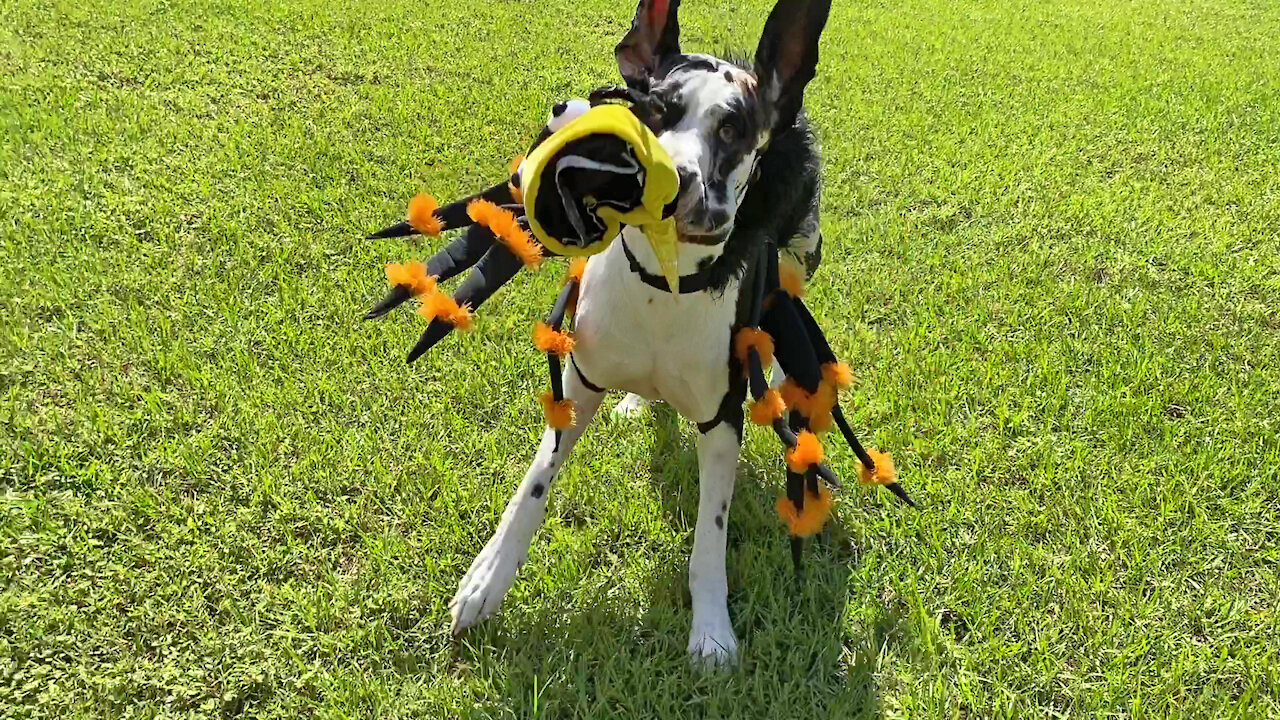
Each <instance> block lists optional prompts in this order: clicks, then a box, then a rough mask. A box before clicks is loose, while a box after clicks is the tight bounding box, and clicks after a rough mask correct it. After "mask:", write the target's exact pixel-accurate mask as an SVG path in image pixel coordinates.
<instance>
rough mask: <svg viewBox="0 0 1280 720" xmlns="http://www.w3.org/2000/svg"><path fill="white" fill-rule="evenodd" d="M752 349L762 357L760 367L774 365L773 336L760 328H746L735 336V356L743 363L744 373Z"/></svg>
mask: <svg viewBox="0 0 1280 720" xmlns="http://www.w3.org/2000/svg"><path fill="white" fill-rule="evenodd" d="M751 348H755V349H756V353H757V354H759V355H760V367H762V368H766V367H769V365H770V364H771V363H773V336H771V335H769V333H767V332H765V331H764V330H761V329H759V328H753V327H744V328H742V329H741V330H739V331H738V334H737V335H734V336H733V355H734V357H736V358H738V362H740V363H742V367H743V370H744V371H745V370H746V367H747V353H748V351H750V350H751Z"/></svg>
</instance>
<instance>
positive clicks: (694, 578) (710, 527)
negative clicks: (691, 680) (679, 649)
mask: <svg viewBox="0 0 1280 720" xmlns="http://www.w3.org/2000/svg"><path fill="white" fill-rule="evenodd" d="M738 412H739V413H741V412H742V410H741V407H739V408H738ZM741 427H742V422H741V415H739V417H738V422H737V427H734V424H733V423H730V422H721V423H719V424H718V425H716V426H715V427H713V428H711V429H710V430H709V431H707V432H705V433H703V434H702V436H701V437H699V438H698V473H699V478H698V522H697V525H696V526H695V527H694V530H693V555H692V556H691V557H690V559H689V594H690V595H691V596H692V600H693V629H692V630H691V631H690V633H689V654H690V655H692V656H693V657H694V659H697V660H703V661H707V662H710V663H712V664H721V663H724V662H727V661H729V660H732V659H733V658H734V656H735V655H736V654H737V652H738V640H737V638H736V637H734V634H733V626H732V625H731V624H730V623H729V604H728V600H729V597H728V596H729V581H728V578H726V577H725V559H724V553H725V528H726V527H728V524H729V503H730V502H731V501H732V500H733V484H734V478H735V476H736V475H737V470H738V447H739V444H740V437H739V432H740V430H741Z"/></svg>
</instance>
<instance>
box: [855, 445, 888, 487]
mask: <svg viewBox="0 0 1280 720" xmlns="http://www.w3.org/2000/svg"><path fill="white" fill-rule="evenodd" d="M867 454H868V455H870V456H871V462H874V463H875V464H876V469H875V471H874V472H872V471H871V470H868V469H867V467H866V466H865V465H864V466H862V467H860V468H858V476H859V479H860V480H862V482H864V483H866V484H867V485H888V484H890V483H895V482H897V481H898V471H897V469H896V468H894V467H893V457H892V456H891V455H889V453H887V452H880V451H879V450H871V449H868V450H867Z"/></svg>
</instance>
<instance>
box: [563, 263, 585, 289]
mask: <svg viewBox="0 0 1280 720" xmlns="http://www.w3.org/2000/svg"><path fill="white" fill-rule="evenodd" d="M587 260H588V258H584V257H577V258H574V259H572V260H570V261H569V274H568V276H567V277H566V278H565V282H566V283H567V282H569V281H570V280H577V281H578V282H582V274H583V273H585V272H586V271H587Z"/></svg>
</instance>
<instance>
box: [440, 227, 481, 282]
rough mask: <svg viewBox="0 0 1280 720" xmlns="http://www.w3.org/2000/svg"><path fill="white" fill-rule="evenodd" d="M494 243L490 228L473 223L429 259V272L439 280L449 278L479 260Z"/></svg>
mask: <svg viewBox="0 0 1280 720" xmlns="http://www.w3.org/2000/svg"><path fill="white" fill-rule="evenodd" d="M493 243H494V237H493V233H492V232H490V231H489V229H488V228H486V227H481V226H479V225H472V226H471V227H469V228H467V231H466V232H465V233H462V235H461V236H460V237H458V238H457V239H455V240H454V241H453V242H451V243H449V244H448V245H446V246H444V247H443V248H441V249H440V250H439V251H438V252H436V254H435V255H432V256H431V259H429V260H427V274H428V275H431V276H432V277H434V278H436V280H437V281H439V282H444V281H446V280H449V279H451V278H452V277H454V276H455V275H457V274H458V273H460V272H463V271H464V270H468V269H470V268H471V267H472V266H474V265H475V264H476V263H477V262H479V261H480V258H482V257H484V254H485V253H487V252H489V248H491V247H493Z"/></svg>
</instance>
